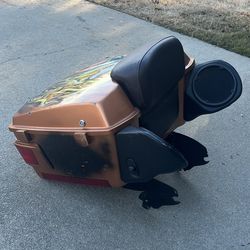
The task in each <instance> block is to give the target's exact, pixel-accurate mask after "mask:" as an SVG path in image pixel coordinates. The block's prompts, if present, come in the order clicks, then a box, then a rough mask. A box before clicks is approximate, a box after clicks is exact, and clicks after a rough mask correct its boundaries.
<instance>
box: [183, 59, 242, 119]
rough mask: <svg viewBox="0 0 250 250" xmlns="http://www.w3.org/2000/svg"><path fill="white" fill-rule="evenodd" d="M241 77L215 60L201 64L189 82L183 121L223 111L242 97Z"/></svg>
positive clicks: (192, 73)
mask: <svg viewBox="0 0 250 250" xmlns="http://www.w3.org/2000/svg"><path fill="white" fill-rule="evenodd" d="M241 92H242V83H241V79H240V76H239V74H238V73H237V71H236V70H235V69H234V68H233V66H232V65H230V64H229V63H227V62H224V61H221V60H216V61H211V62H206V63H203V64H198V65H196V66H195V67H194V69H193V70H192V72H191V73H190V75H189V77H188V80H187V82H186V90H185V97H184V119H185V120H186V121H190V120H193V119H194V118H196V117H198V116H200V115H203V114H211V113H214V112H217V111H219V110H221V109H224V108H226V107H228V106H229V105H231V104H232V103H233V102H235V101H236V100H237V99H238V98H239V97H240V95H241Z"/></svg>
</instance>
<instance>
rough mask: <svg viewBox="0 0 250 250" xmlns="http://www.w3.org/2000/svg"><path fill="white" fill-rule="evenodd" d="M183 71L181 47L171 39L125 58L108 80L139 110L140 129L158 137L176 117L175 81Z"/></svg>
mask: <svg viewBox="0 0 250 250" xmlns="http://www.w3.org/2000/svg"><path fill="white" fill-rule="evenodd" d="M184 71H185V62H184V51H183V48H182V45H181V43H180V42H179V40H178V39H177V38H175V37H173V36H171V37H166V38H164V39H162V40H160V41H158V42H157V43H154V44H149V45H147V46H144V47H142V48H140V49H138V50H137V51H135V52H134V53H132V54H131V55H129V56H127V57H126V58H125V59H123V60H122V61H121V62H120V63H118V64H117V65H116V66H115V67H114V69H113V70H112V72H111V77H112V79H113V81H115V82H117V83H118V84H119V85H120V86H121V87H122V88H123V90H124V91H125V93H126V94H127V96H128V97H129V98H130V100H131V102H132V103H133V104H134V105H135V106H136V107H138V108H139V109H140V110H141V113H142V115H141V118H140V123H141V126H144V127H146V128H147V129H149V130H151V131H153V132H155V133H156V134H158V135H162V134H163V133H164V132H165V131H166V130H167V129H168V127H169V126H170V125H171V124H172V122H174V120H175V119H176V118H177V116H178V111H179V108H178V81H179V80H180V79H181V78H182V77H183V75H184Z"/></svg>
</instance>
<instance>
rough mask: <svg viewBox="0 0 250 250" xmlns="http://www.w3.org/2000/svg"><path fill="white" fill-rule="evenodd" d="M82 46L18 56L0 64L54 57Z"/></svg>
mask: <svg viewBox="0 0 250 250" xmlns="http://www.w3.org/2000/svg"><path fill="white" fill-rule="evenodd" d="M81 46H82V44H78V45H75V46H71V47H67V48H63V49H60V50H52V51H47V52H43V53H34V54H30V55H23V56H17V57H13V58H9V59H7V60H5V61H3V62H0V65H3V64H6V63H8V62H12V61H17V60H22V59H23V58H32V57H36V56H48V55H52V54H57V53H62V52H64V51H65V50H69V49H73V48H77V47H81Z"/></svg>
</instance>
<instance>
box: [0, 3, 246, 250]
mask: <svg viewBox="0 0 250 250" xmlns="http://www.w3.org/2000/svg"><path fill="white" fill-rule="evenodd" d="M168 35H175V36H177V37H178V38H179V39H180V40H181V42H182V43H183V46H184V48H185V50H186V52H187V53H188V54H190V55H192V56H194V57H195V58H196V59H197V61H198V62H203V61H205V60H211V59H223V60H225V61H228V62H229V63H231V64H232V65H233V66H234V67H235V68H236V69H237V70H238V71H239V73H240V75H241V77H242V80H243V87H244V90H243V94H242V97H241V98H240V99H239V100H238V101H237V102H236V103H235V104H233V105H232V106H231V107H229V108H228V109H226V110H224V111H222V112H219V113H216V114H213V115H210V116H203V117H200V118H198V119H196V120H195V121H193V122H191V123H189V124H186V125H185V126H184V127H182V128H181V129H180V130H179V131H181V132H182V133H185V134H186V135H189V136H192V137H194V138H195V139H197V140H199V141H201V142H202V143H203V144H204V145H205V146H206V147H207V149H208V151H209V160H210V163H209V164H207V165H205V166H201V167H196V168H194V169H192V170H191V171H189V172H184V173H182V174H180V175H177V174H173V175H165V176H161V177H160V180H162V181H164V182H165V183H168V184H169V185H171V186H173V187H175V188H176V189H177V190H178V193H179V197H178V200H179V201H180V202H181V203H180V204H179V205H177V206H164V207H161V208H160V209H158V210H157V209H150V210H145V209H143V208H142V207H141V202H140V201H139V200H138V199H137V196H138V194H139V193H138V192H134V191H130V190H124V189H102V188H94V187H85V186H79V185H70V184H65V183H57V182H49V181H45V180H42V179H39V177H38V176H37V175H36V174H35V173H34V172H33V171H32V169H31V168H30V167H29V166H28V165H26V164H25V163H24V162H23V160H22V159H21V157H20V156H19V154H18V153H17V152H16V149H15V148H14V147H13V144H12V143H13V141H14V137H13V135H12V134H11V133H9V132H8V130H7V126H8V124H9V123H10V121H11V117H12V115H13V114H14V113H15V112H16V111H17V110H18V109H19V108H20V106H21V105H22V104H23V103H24V102H25V101H26V100H27V99H28V98H29V97H32V96H34V95H37V94H39V93H40V92H41V91H42V90H43V89H45V88H46V87H48V86H50V85H51V84H53V83H54V82H55V81H58V80H60V79H62V78H64V77H66V76H67V75H69V74H71V73H73V72H74V71H76V70H79V69H81V68H83V67H85V66H87V65H89V64H91V63H95V62H96V61H99V60H103V59H104V58H105V57H106V56H112V55H117V54H126V53H129V52H131V51H132V50H133V49H135V48H136V47H138V46H140V45H142V44H143V43H145V42H148V41H149V40H156V39H158V38H162V37H164V36H168ZM249 79H250V59H249V58H246V57H243V56H239V55H237V54H235V53H231V52H229V51H226V50H223V49H220V48H217V47H214V46H211V45H209V44H206V43H204V42H201V41H199V40H196V39H193V38H189V37H186V36H183V35H180V34H177V33H174V32H172V31H170V30H167V29H164V28H161V27H158V26H156V25H153V24H150V23H147V22H144V21H141V20H138V19H136V18H134V17H131V16H128V15H126V14H122V13H119V12H116V11H113V10H110V9H107V8H104V7H100V6H96V5H93V4H90V3H87V2H85V1H76V0H75V1H73V0H72V1H59V0H54V1H49V0H43V1H42V0H41V1H38V0H33V1H32V0H30V1H28V0H18V1H17V0H16V1H14V0H13V1H11V0H0V114H1V151H0V249H3V250H5V249H6V250H7V249H25V250H28V249H67V250H68V249H108V250H110V249H131V250H132V249H133V250H134V249H171V250H172V249H250V213H249V211H250V131H249V130H250V125H249V124H250V115H249V114H250V109H249V107H250V105H249V104H250V80H249Z"/></svg>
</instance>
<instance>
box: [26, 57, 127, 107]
mask: <svg viewBox="0 0 250 250" xmlns="http://www.w3.org/2000/svg"><path fill="white" fill-rule="evenodd" d="M122 58H123V56H118V57H115V58H111V59H109V60H107V61H104V62H101V63H98V64H95V65H92V66H90V67H88V68H85V69H83V70H81V71H78V72H77V73H75V74H73V75H72V76H69V77H67V78H66V79H64V80H63V81H61V82H59V83H58V84H56V85H55V86H53V87H51V88H49V89H47V90H45V91H44V92H43V93H42V94H41V95H39V96H36V97H34V98H32V99H31V100H29V101H28V102H27V103H26V105H29V106H30V105H32V106H36V107H37V106H39V107H46V106H50V105H55V104H59V103H61V102H62V101H64V100H65V99H67V101H70V98H71V97H72V98H73V97H74V96H75V95H77V94H81V93H83V92H84V91H86V89H88V88H89V87H92V86H94V85H97V84H101V83H103V82H105V81H107V80H108V79H109V75H110V72H111V70H112V69H113V67H114V66H115V65H116V64H117V63H118V62H120V61H121V60H122Z"/></svg>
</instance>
